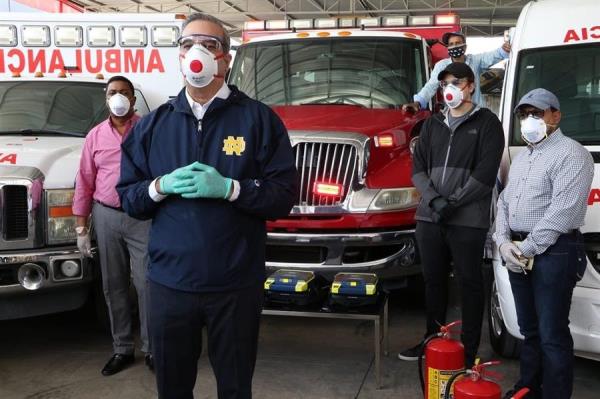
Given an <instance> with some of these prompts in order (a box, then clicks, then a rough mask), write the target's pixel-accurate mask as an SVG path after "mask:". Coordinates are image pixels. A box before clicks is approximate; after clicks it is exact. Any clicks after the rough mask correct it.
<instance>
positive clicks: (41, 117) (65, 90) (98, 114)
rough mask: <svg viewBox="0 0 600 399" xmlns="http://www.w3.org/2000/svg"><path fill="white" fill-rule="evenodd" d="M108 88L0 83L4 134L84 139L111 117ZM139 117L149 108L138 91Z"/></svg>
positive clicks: (0, 119)
mask: <svg viewBox="0 0 600 399" xmlns="http://www.w3.org/2000/svg"><path fill="white" fill-rule="evenodd" d="M105 86H106V85H105V84H97V83H86V82H67V81H65V82H42V81H39V82H37V81H21V82H19V81H11V82H0V134H1V133H2V132H20V131H30V132H33V133H35V132H40V131H41V132H44V131H45V132H56V133H58V134H60V133H61V132H63V133H71V134H76V135H81V136H82V137H83V136H85V135H86V134H87V133H88V132H89V131H90V129H91V128H92V127H94V126H96V125H97V124H98V123H100V122H101V121H103V120H105V119H106V118H107V117H108V110H107V107H106V95H105ZM136 98H137V100H136V110H137V113H138V114H145V113H147V112H148V106H147V105H146V102H145V100H144V98H143V96H142V95H141V93H139V92H138V91H137V90H136Z"/></svg>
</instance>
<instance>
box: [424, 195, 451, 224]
mask: <svg viewBox="0 0 600 399" xmlns="http://www.w3.org/2000/svg"><path fill="white" fill-rule="evenodd" d="M429 206H430V207H431V209H433V215H432V220H433V222H434V223H440V222H443V221H444V220H447V219H448V218H449V217H450V215H451V214H452V212H453V211H454V206H453V205H452V204H451V203H449V202H448V200H447V199H446V198H444V197H441V196H440V197H436V198H434V199H433V200H431V202H430V203H429Z"/></svg>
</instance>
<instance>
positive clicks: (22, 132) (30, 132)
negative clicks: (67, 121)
mask: <svg viewBox="0 0 600 399" xmlns="http://www.w3.org/2000/svg"><path fill="white" fill-rule="evenodd" d="M0 134H20V135H23V136H37V135H42V134H48V135H56V136H70V137H84V135H83V134H82V133H77V132H65V131H62V130H46V129H21V130H0Z"/></svg>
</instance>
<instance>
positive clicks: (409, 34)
mask: <svg viewBox="0 0 600 399" xmlns="http://www.w3.org/2000/svg"><path fill="white" fill-rule="evenodd" d="M404 37H408V38H411V39H416V38H417V35H415V34H414V33H405V34H404Z"/></svg>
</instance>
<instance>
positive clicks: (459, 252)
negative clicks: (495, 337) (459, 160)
mask: <svg viewBox="0 0 600 399" xmlns="http://www.w3.org/2000/svg"><path fill="white" fill-rule="evenodd" d="M415 235H416V238H417V243H418V245H419V254H420V255H421V263H422V265H423V277H424V280H425V307H426V312H427V333H426V335H431V334H435V333H437V332H439V330H440V326H441V325H444V324H446V309H447V307H448V274H449V273H450V270H451V266H450V262H451V261H453V262H454V273H455V275H456V276H457V277H458V280H459V282H460V298H461V313H462V334H461V339H462V342H463V345H464V346H465V364H466V366H467V367H468V366H470V365H472V364H473V362H474V361H475V357H476V356H477V349H478V348H479V341H480V339H481V323H482V320H483V307H484V298H485V296H484V288H483V274H482V270H481V265H482V261H483V248H484V245H485V240H486V236H487V230H485V229H477V228H472V227H463V226H450V225H441V224H436V223H427V222H418V223H417V229H416V232H415Z"/></svg>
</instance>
